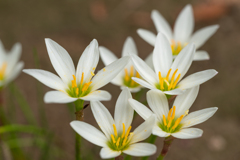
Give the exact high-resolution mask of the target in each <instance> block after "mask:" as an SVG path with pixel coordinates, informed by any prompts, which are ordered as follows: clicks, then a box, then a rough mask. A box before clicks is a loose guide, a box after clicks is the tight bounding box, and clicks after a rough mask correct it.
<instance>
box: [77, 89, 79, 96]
mask: <svg viewBox="0 0 240 160" xmlns="http://www.w3.org/2000/svg"><path fill="white" fill-rule="evenodd" d="M78 94H79V88H76V95H77V96H78Z"/></svg>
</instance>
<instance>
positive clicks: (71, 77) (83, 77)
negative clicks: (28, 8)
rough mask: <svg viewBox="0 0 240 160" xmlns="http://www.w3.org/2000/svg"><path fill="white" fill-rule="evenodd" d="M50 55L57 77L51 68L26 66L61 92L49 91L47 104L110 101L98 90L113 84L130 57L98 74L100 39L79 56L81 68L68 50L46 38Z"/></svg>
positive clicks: (29, 72) (31, 73)
mask: <svg viewBox="0 0 240 160" xmlns="http://www.w3.org/2000/svg"><path fill="white" fill-rule="evenodd" d="M45 41H46V45H47V50H48V55H49V57H50V60H51V62H52V65H53V67H54V69H55V71H56V72H57V73H58V75H59V76H60V77H58V76H56V75H55V74H53V73H50V72H48V71H44V70H39V69H25V70H23V71H24V72H25V73H27V74H29V75H31V76H33V77H34V78H36V79H37V80H39V81H40V82H42V83H43V84H45V85H46V86H48V87H50V88H52V89H55V90H57V91H50V92H47V93H46V94H45V96H44V101H45V102H46V103H69V102H73V101H76V100H77V99H82V100H87V101H90V100H110V99H111V95H110V94H109V93H108V92H107V91H103V90H98V89H99V88H101V87H102V86H104V85H106V84H107V83H109V82H110V81H111V80H112V79H113V78H114V77H115V76H116V75H117V74H118V73H119V72H120V71H121V70H122V69H123V68H124V67H125V65H127V63H128V61H129V57H124V58H122V59H119V60H117V61H115V62H113V63H111V64H110V65H108V66H106V67H105V68H103V69H101V70H100V71H99V72H98V73H97V74H96V75H95V73H94V72H95V69H96V67H97V64H98V61H99V49H98V42H97V40H95V39H94V40H93V41H92V42H91V43H90V44H89V46H87V48H86V49H85V50H84V52H83V54H82V56H81V57H80V59H79V62H78V66H77V71H75V67H74V64H73V61H72V58H71V57H70V56H69V54H68V53H67V51H66V50H65V49H64V48H63V47H61V46H60V45H59V44H57V43H56V42H54V41H53V40H51V39H46V40H45Z"/></svg>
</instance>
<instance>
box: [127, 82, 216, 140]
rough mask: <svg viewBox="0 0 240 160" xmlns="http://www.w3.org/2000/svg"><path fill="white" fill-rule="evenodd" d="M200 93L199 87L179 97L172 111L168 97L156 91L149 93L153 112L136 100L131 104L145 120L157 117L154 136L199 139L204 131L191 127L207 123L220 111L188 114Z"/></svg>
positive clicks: (149, 102) (130, 101)
mask: <svg viewBox="0 0 240 160" xmlns="http://www.w3.org/2000/svg"><path fill="white" fill-rule="evenodd" d="M198 91H199V86H197V87H194V88H192V89H189V90H187V91H186V92H185V93H184V94H182V95H180V96H177V98H176V100H175V101H174V103H173V107H172V108H171V109H170V110H169V107H168V101H167V98H166V96H165V95H164V94H163V93H160V92H156V91H154V90H151V91H148V93H147V101H148V104H149V106H150V108H151V110H150V109H148V108H147V107H146V106H144V105H143V104H141V103H139V102H138V101H136V100H134V99H129V103H130V104H131V106H132V107H133V108H134V110H135V111H136V112H137V113H138V114H139V115H140V116H141V117H142V118H143V119H147V118H149V117H150V116H152V114H154V115H156V123H155V125H154V127H153V131H152V134H154V135H157V136H159V137H168V136H170V135H172V136H173V137H176V138H180V139H191V138H198V137H201V136H202V133H203V131H202V130H201V129H198V128H189V127H192V126H194V125H197V124H200V123H202V122H205V121H206V120H208V119H209V118H210V117H212V116H213V114H214V113H215V112H216V111H217V109H218V108H217V107H211V108H206V109H202V110H199V111H195V112H192V113H190V114H188V112H189V109H190V107H191V106H192V104H193V102H194V101H195V99H196V97H197V94H198Z"/></svg>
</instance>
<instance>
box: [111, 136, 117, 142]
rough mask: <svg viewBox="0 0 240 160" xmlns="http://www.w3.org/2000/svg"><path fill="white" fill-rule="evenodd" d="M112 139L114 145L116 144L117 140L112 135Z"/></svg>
mask: <svg viewBox="0 0 240 160" xmlns="http://www.w3.org/2000/svg"><path fill="white" fill-rule="evenodd" d="M111 138H112V141H113V143H116V140H115V138H114V136H113V135H112V134H111Z"/></svg>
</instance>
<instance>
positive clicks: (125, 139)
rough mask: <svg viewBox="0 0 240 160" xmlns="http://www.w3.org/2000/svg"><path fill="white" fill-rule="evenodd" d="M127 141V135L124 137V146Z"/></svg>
mask: <svg viewBox="0 0 240 160" xmlns="http://www.w3.org/2000/svg"><path fill="white" fill-rule="evenodd" d="M126 141H127V137H125V138H124V140H123V143H122V145H123V146H124V145H125V143H126Z"/></svg>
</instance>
